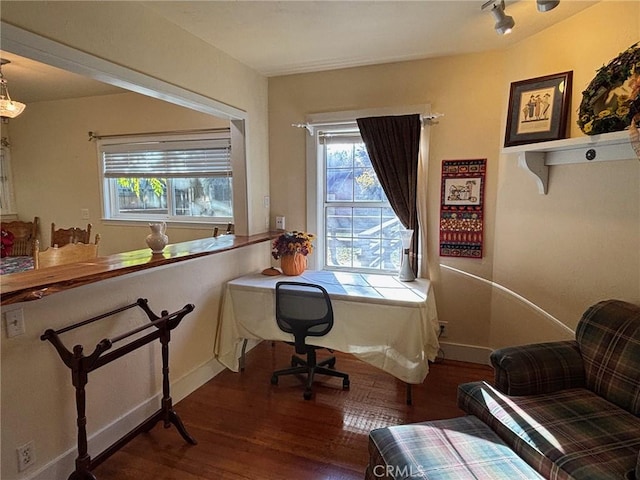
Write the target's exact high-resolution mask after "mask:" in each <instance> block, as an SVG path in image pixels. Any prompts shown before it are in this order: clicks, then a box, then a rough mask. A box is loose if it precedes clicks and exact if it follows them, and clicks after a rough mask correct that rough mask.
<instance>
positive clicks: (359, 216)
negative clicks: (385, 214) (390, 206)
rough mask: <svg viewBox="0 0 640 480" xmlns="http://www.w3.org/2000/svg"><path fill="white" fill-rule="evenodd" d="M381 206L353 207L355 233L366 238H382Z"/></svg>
mask: <svg viewBox="0 0 640 480" xmlns="http://www.w3.org/2000/svg"><path fill="white" fill-rule="evenodd" d="M380 210H381V209H380V208H354V209H353V235H354V236H356V237H365V238H380V236H381V233H382V224H381V215H380V214H381V212H380Z"/></svg>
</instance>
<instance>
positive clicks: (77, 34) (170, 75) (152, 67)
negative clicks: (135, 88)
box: [2, 1, 269, 234]
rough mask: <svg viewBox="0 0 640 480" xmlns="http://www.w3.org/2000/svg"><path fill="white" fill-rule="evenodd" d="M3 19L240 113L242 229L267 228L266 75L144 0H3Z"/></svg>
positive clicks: (252, 232)
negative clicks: (243, 118) (244, 195)
mask: <svg viewBox="0 0 640 480" xmlns="http://www.w3.org/2000/svg"><path fill="white" fill-rule="evenodd" d="M2 20H3V21H5V22H7V23H9V24H12V25H15V26H17V27H20V28H23V29H25V30H28V31H31V32H33V33H36V34H39V35H41V36H43V37H46V38H48V39H51V40H54V41H57V42H59V43H62V44H64V45H67V46H69V47H72V48H76V49H78V50H81V51H83V52H87V53H89V54H91V55H93V56H95V57H98V58H101V59H104V60H107V61H110V62H113V63H115V64H117V65H120V66H123V67H126V68H130V69H132V70H134V71H136V72H140V73H142V74H145V75H148V76H150V77H153V78H156V79H158V80H161V81H164V82H167V83H169V84H173V85H178V86H180V87H182V88H183V89H185V90H189V91H191V92H194V93H197V94H200V95H203V96H205V97H208V98H211V99H214V100H217V101H218V102H221V103H224V104H227V105H230V106H232V107H235V108H237V109H240V110H243V111H245V112H247V122H246V131H247V136H248V137H249V139H250V140H249V142H248V144H247V170H248V174H247V176H248V185H247V191H248V197H249V198H248V210H249V218H248V227H247V229H248V230H247V231H248V233H249V234H255V233H260V232H264V231H266V230H267V226H266V223H267V220H268V215H269V210H268V208H265V207H264V205H263V198H264V196H265V195H268V194H269V172H268V163H269V162H268V136H267V134H268V128H267V97H268V95H267V80H266V79H265V78H264V77H262V76H261V75H259V74H258V73H256V72H255V71H254V70H251V69H250V68H248V67H246V66H245V65H243V64H241V63H240V62H238V61H237V60H235V59H233V58H231V57H230V56H228V55H226V54H225V53H223V52H221V51H220V50H218V49H216V48H215V47H212V46H211V45H209V44H206V43H204V42H203V41H202V40H200V39H198V38H196V37H194V36H192V35H190V34H188V33H186V32H185V31H184V30H182V29H180V28H179V27H177V26H176V25H173V24H171V23H169V22H168V21H166V20H165V19H163V18H162V17H160V16H159V15H157V14H156V13H155V12H153V10H150V9H147V8H145V7H144V2H139V3H138V2H91V1H80V2H64V1H62V2H57V1H56V2H38V1H36V2H20V1H4V2H2Z"/></svg>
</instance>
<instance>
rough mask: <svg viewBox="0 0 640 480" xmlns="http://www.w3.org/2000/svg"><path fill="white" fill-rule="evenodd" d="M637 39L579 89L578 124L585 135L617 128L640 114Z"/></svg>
mask: <svg viewBox="0 0 640 480" xmlns="http://www.w3.org/2000/svg"><path fill="white" fill-rule="evenodd" d="M639 43H640V42H639ZM639 43H635V44H634V45H632V46H631V47H629V48H628V49H627V50H625V51H624V52H622V53H621V54H620V55H618V56H617V57H616V58H614V59H613V60H611V62H609V64H608V65H605V66H604V67H602V68H600V69H599V70H598V71H597V72H596V76H595V77H594V78H593V80H591V83H590V84H589V86H588V87H587V89H586V90H585V91H584V92H582V103H581V104H580V109H579V110H578V126H579V127H580V130H582V131H583V132H584V133H586V134H587V135H597V134H599V133H608V132H619V131H621V130H624V129H626V128H627V127H629V126H630V125H631V122H632V120H633V119H634V117H636V116H638V117H637V118H636V121H637V120H638V118H640V47H639V46H638V45H639Z"/></svg>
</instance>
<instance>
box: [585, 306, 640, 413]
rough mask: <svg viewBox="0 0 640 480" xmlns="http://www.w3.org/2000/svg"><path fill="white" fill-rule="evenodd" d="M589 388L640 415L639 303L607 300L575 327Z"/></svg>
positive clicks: (590, 311)
mask: <svg viewBox="0 0 640 480" xmlns="http://www.w3.org/2000/svg"><path fill="white" fill-rule="evenodd" d="M576 340H577V342H578V345H579V348H580V353H581V354H582V358H583V361H584V365H585V366H584V368H585V381H586V384H587V388H589V389H590V390H592V391H593V392H595V393H596V394H598V395H600V396H601V397H604V398H606V399H607V400H609V401H610V402H612V403H615V404H616V405H619V406H621V407H622V408H624V409H625V410H628V411H630V412H631V413H633V414H634V415H637V416H640V306H637V305H632V304H630V303H627V302H622V301H619V300H607V301H603V302H599V303H597V304H595V305H593V306H592V307H590V308H589V309H588V310H587V311H586V312H585V313H584V315H583V316H582V319H581V320H580V322H579V323H578V327H577V328H576Z"/></svg>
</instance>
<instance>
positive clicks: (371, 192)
mask: <svg viewBox="0 0 640 480" xmlns="http://www.w3.org/2000/svg"><path fill="white" fill-rule="evenodd" d="M315 138H316V139H317V140H316V141H317V159H318V183H319V185H318V187H319V188H318V191H319V192H320V195H319V197H321V198H322V208H321V209H318V222H317V223H318V237H319V238H318V241H317V243H318V245H317V246H318V247H320V248H322V252H321V254H320V256H319V258H321V259H322V262H323V264H322V265H321V267H322V268H323V269H328V270H353V271H364V272H375V273H382V272H394V273H395V272H397V271H398V269H399V268H400V263H401V253H402V251H401V242H400V238H399V235H398V231H399V230H400V229H401V228H402V225H401V224H400V221H399V220H398V217H397V216H396V215H395V213H394V212H393V209H392V208H391V207H390V205H389V201H388V200H387V197H386V195H385V193H384V191H383V189H382V186H381V185H380V182H379V181H378V178H377V176H376V174H375V171H374V170H373V166H372V165H371V161H370V160H369V155H368V154H367V150H366V148H365V145H364V143H363V142H362V138H361V137H360V133H359V131H358V129H357V126H355V123H354V124H353V125H350V126H341V128H335V127H334V128H333V129H318V130H317V134H316V135H315ZM319 266H320V265H319Z"/></svg>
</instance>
